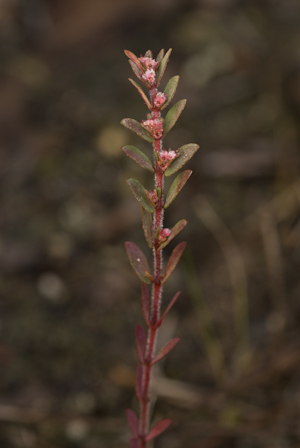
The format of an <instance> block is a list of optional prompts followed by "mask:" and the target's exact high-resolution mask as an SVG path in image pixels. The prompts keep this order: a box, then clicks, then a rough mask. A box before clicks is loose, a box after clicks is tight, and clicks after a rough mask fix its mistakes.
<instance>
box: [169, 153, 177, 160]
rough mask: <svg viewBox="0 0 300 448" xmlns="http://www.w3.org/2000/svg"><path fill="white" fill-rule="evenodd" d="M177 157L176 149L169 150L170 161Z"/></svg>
mask: <svg viewBox="0 0 300 448" xmlns="http://www.w3.org/2000/svg"><path fill="white" fill-rule="evenodd" d="M176 157H177V154H176V152H175V151H168V158H169V160H170V161H172V160H174V159H175V158H176Z"/></svg>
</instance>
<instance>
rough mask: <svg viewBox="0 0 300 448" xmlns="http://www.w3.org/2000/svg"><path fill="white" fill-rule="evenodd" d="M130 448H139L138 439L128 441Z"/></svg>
mask: <svg viewBox="0 0 300 448" xmlns="http://www.w3.org/2000/svg"><path fill="white" fill-rule="evenodd" d="M129 443H130V448H141V444H140V441H139V440H138V439H130V441H129Z"/></svg>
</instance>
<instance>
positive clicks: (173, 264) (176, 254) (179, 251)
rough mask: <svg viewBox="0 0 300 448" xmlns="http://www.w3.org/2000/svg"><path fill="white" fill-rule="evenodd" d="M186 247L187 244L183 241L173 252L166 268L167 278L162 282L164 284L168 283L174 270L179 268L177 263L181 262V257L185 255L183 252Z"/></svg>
mask: <svg viewBox="0 0 300 448" xmlns="http://www.w3.org/2000/svg"><path fill="white" fill-rule="evenodd" d="M185 246H186V242H185V241H182V242H181V243H179V244H178V245H177V246H176V247H175V249H174V250H173V252H172V253H171V256H170V258H169V261H168V263H167V267H166V272H165V276H164V278H163V280H162V284H164V283H166V281H167V280H168V278H169V277H170V275H171V274H172V273H173V271H174V269H175V268H176V266H177V263H178V262H179V260H180V257H181V255H182V254H183V251H184V249H185Z"/></svg>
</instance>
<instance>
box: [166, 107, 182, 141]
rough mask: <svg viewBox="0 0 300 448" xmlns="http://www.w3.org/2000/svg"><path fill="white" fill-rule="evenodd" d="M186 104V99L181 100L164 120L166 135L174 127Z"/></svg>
mask: <svg viewBox="0 0 300 448" xmlns="http://www.w3.org/2000/svg"><path fill="white" fill-rule="evenodd" d="M185 105H186V100H180V101H178V102H177V103H176V104H174V106H172V107H171V109H170V110H169V112H168V113H167V115H166V118H165V120H164V136H165V135H167V133H168V132H170V130H171V129H172V127H173V126H174V125H175V123H176V121H177V120H178V118H179V117H180V114H181V112H182V111H183V109H184V108H185Z"/></svg>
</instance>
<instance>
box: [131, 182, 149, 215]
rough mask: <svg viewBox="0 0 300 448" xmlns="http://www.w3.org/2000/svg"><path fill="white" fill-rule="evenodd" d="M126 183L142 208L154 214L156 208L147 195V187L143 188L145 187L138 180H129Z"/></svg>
mask: <svg viewBox="0 0 300 448" xmlns="http://www.w3.org/2000/svg"><path fill="white" fill-rule="evenodd" d="M126 182H127V184H128V185H129V188H130V190H131V191H132V193H133V194H134V196H135V198H136V199H137V200H138V201H139V202H140V204H141V205H142V207H144V209H145V210H147V211H148V212H150V213H154V212H155V208H154V206H153V204H152V203H151V201H150V199H149V197H148V194H147V193H148V192H147V190H146V189H145V187H143V185H142V184H141V183H140V182H139V181H138V180H136V179H132V178H130V179H127V181H126Z"/></svg>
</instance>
